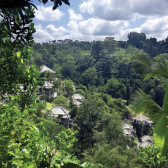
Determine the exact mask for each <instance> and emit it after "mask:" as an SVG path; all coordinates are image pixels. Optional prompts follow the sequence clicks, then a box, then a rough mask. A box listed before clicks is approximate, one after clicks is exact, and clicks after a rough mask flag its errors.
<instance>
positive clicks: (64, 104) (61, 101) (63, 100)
mask: <svg viewBox="0 0 168 168" xmlns="http://www.w3.org/2000/svg"><path fill="white" fill-rule="evenodd" d="M53 103H54V104H55V105H58V106H62V107H65V108H66V107H68V99H67V98H66V97H64V96H61V95H60V96H58V97H56V98H55V99H54V100H53Z"/></svg>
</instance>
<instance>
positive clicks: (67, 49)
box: [33, 32, 168, 105]
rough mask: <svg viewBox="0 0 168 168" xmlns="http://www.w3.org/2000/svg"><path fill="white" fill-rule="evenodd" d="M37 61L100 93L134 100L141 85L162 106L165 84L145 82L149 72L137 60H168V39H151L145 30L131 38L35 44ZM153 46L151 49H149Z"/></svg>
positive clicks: (154, 80) (36, 62) (63, 77)
mask: <svg viewBox="0 0 168 168" xmlns="http://www.w3.org/2000/svg"><path fill="white" fill-rule="evenodd" d="M33 48H34V49H33V62H34V63H35V64H36V65H37V67H39V66H41V65H43V64H45V65H47V66H48V67H50V68H52V69H54V70H55V71H56V72H57V76H58V77H59V78H61V79H65V78H68V79H71V80H72V81H74V82H75V83H76V85H80V84H82V85H84V86H86V87H88V88H91V87H93V86H95V87H96V88H95V89H97V91H98V92H100V93H107V94H109V95H111V96H112V97H113V98H122V99H125V100H127V103H128V102H129V101H130V96H131V95H133V93H134V92H135V91H136V90H137V89H138V88H141V89H142V90H143V91H144V92H145V93H146V94H149V95H150V96H151V98H152V99H153V100H154V101H156V102H157V103H158V104H159V105H162V102H163V95H164V89H165V88H164V86H163V84H162V83H161V81H160V80H159V79H150V80H146V81H143V79H144V77H145V76H144V75H145V72H144V70H143V68H142V67H141V66H138V65H136V63H135V62H134V59H136V58H141V57H142V58H143V57H144V56H145V55H146V56H147V57H148V59H149V60H150V61H152V60H157V61H160V60H162V59H167V57H168V54H167V51H166V49H167V48H168V41H167V39H165V40H163V41H159V42H157V39H156V38H150V39H147V38H146V35H145V34H144V33H135V32H133V33H130V34H129V35H128V40H127V41H115V40H114V38H113V37H107V38H106V39H105V40H104V41H93V42H87V41H72V40H64V41H61V40H58V41H52V42H50V43H42V44H37V43H35V45H34V47H33ZM148 48H150V50H147V49H148Z"/></svg>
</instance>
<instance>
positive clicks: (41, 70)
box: [40, 65, 56, 73]
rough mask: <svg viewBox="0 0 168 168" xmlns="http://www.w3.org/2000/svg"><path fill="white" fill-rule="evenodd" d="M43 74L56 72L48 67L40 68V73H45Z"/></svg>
mask: <svg viewBox="0 0 168 168" xmlns="http://www.w3.org/2000/svg"><path fill="white" fill-rule="evenodd" d="M43 72H51V73H56V72H55V71H53V70H52V69H50V68H48V67H47V66H45V65H42V66H40V73H43Z"/></svg>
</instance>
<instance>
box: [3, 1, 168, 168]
mask: <svg viewBox="0 0 168 168" xmlns="http://www.w3.org/2000/svg"><path fill="white" fill-rule="evenodd" d="M39 2H41V3H42V4H46V3H47V2H48V0H39ZM50 3H52V5H53V7H52V9H53V10H55V9H56V8H58V7H60V6H61V5H62V4H64V3H65V4H67V5H70V3H69V1H68V0H51V1H50ZM1 6H2V8H0V168H166V167H168V158H167V154H168V131H167V129H168V125H167V123H168V118H167V116H168V103H167V102H168V85H167V79H168V62H167V59H168V38H166V39H165V40H162V41H157V39H156V38H150V39H147V37H146V35H145V34H144V33H136V32H131V33H129V34H128V40H127V41H116V40H115V39H114V38H113V37H106V38H105V40H104V41H77V40H76V41H73V40H71V39H66V40H53V41H50V42H48V43H34V41H33V33H34V32H35V27H34V23H33V19H34V17H35V9H36V8H37V7H38V8H40V7H39V6H38V5H35V4H34V2H32V1H30V0H17V1H16V2H15V3H14V4H13V3H12V1H10V0H9V1H8V0H6V1H4V0H3V1H2V2H0V7H1ZM72 12H73V11H72V10H71V13H72ZM58 14H59V13H58ZM60 14H61V13H60ZM74 15H75V13H74ZM78 16H81V15H75V17H73V19H74V18H75V19H76V18H77V19H76V20H79V18H78ZM81 18H82V16H81Z"/></svg>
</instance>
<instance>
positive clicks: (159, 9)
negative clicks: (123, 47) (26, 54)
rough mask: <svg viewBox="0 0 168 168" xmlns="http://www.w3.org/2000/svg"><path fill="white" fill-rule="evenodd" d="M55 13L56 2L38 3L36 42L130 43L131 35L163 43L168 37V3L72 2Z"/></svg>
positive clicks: (138, 0)
mask: <svg viewBox="0 0 168 168" xmlns="http://www.w3.org/2000/svg"><path fill="white" fill-rule="evenodd" d="M69 2H70V6H67V5H65V4H63V5H62V6H61V7H59V8H58V9H56V10H54V11H53V10H52V3H47V4H46V5H43V4H40V3H38V2H37V0H34V3H35V5H36V6H37V8H38V10H36V11H35V19H34V23H35V28H36V33H35V34H34V40H35V42H39V43H41V42H49V41H52V40H64V39H72V40H80V41H93V40H104V39H105V37H115V39H116V40H127V36H128V34H129V33H130V32H138V33H141V32H142V33H145V34H146V36H147V38H150V37H155V38H157V39H158V40H163V39H165V38H166V37H167V36H168V0H69Z"/></svg>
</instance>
